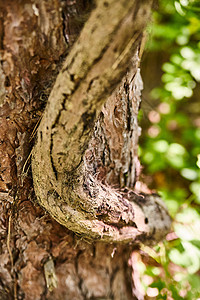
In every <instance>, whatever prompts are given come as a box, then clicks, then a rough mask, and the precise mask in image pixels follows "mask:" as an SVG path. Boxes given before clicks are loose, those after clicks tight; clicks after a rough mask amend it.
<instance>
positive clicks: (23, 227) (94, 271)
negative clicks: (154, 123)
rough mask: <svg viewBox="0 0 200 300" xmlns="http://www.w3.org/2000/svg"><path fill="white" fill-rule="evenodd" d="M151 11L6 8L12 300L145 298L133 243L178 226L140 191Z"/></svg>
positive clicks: (2, 154)
mask: <svg viewBox="0 0 200 300" xmlns="http://www.w3.org/2000/svg"><path fill="white" fill-rule="evenodd" d="M129 2H130V3H129ZM150 8H151V2H149V1H143V2H142V3H140V2H137V1H135V2H131V1H105V2H103V1H97V2H96V3H93V2H91V1H81V0H77V1H70V0H66V1H61V0H60V1H58V0H52V1H47V0H46V1H45V0H43V1H39V0H35V1H31V0H23V1H20V2H19V1H6V2H5V3H3V2H0V50H1V51H0V55H1V56H0V59H1V65H0V79H1V81H0V122H1V124H0V125H1V126H0V139H1V143H0V168H1V169H0V170H1V177H0V189H1V192H0V216H1V218H0V299H27V300H29V299H70V300H71V299H132V298H133V296H132V288H131V268H130V267H129V266H128V258H129V256H130V253H131V251H132V249H133V248H134V247H136V246H135V243H133V242H135V241H136V240H137V241H142V242H145V241H146V242H151V241H154V240H158V239H160V238H161V236H163V234H164V231H165V230H167V228H165V226H169V223H170V222H169V217H168V215H167V213H166V211H165V209H164V208H163V207H162V204H160V200H159V198H158V197H157V196H153V195H149V196H147V195H138V194H137V193H135V192H134V191H133V190H132V189H131V188H133V187H134V184H135V182H136V179H137V174H136V173H137V172H138V171H137V170H138V169H139V163H138V161H137V142H138V136H139V128H138V125H137V113H138V107H139V102H140V90H141V79H140V75H139V69H138V68H139V58H138V52H139V48H140V43H141V38H142V31H143V28H144V27H145V24H146V22H147V20H148V17H149V15H150ZM88 18H89V20H88V21H87V19H88ZM85 22H86V23H85ZM84 23H85V26H84V28H83V31H82V32H81V34H80V36H79V38H78V39H77V36H78V34H79V32H80V31H81V29H82V27H83V25H84ZM89 32H90V34H89ZM61 66H62V68H61ZM60 70H61V71H60ZM127 72H128V73H127ZM56 77H57V79H56V83H55V85H54V87H53V84H54V81H55V78H56ZM117 85H118V87H117ZM52 87H53V88H52ZM115 88H116V89H115ZM51 90H52V91H51ZM50 91H51V95H50V97H49V94H50ZM48 97H49V100H48V102H47V99H48ZM107 98H109V99H108V100H107V102H106V103H105V100H106V99H107ZM46 102H47V105H46ZM104 103H105V105H104V107H103V108H102V105H103V104H104ZM45 106H46V109H45V112H44V113H43V110H44V107H45ZM100 111H101V113H100ZM98 115H99V117H98V119H97V120H96V123H95V124H94V122H95V119H96V117H97V116H98ZM41 119H42V121H41V124H40V126H39V129H38V130H37V126H38V124H39V122H40V120H41ZM47 127H48V128H47ZM93 128H94V130H93V132H92V130H91V129H93ZM36 131H37V132H38V133H37V138H36V134H35V133H36ZM34 142H35V143H36V146H35V148H34V155H33V156H34V158H33V160H34V161H33V173H34V182H35V190H36V194H37V196H38V199H36V196H35V194H34V189H33V183H32V177H31V171H30V157H31V149H32V146H33V144H34ZM58 146H59V147H58ZM38 163H39V165H38ZM47 175H48V176H47ZM38 202H39V203H40V204H41V205H42V206H43V207H45V208H46V210H47V212H45V211H44V210H43V209H42V208H41V207H40V206H39V205H38ZM107 204H109V205H110V206H107ZM153 210H155V211H156V214H155V215H156V219H157V221H156V222H155V217H154V214H153V213H154V212H153ZM61 212H62V213H61ZM149 212H150V214H149ZM49 214H51V215H52V216H53V217H54V218H55V219H56V221H55V220H53V219H52V218H51V217H50V215H49ZM70 218H71V220H70ZM162 218H164V219H163V220H162ZM57 221H59V222H60V223H61V224H64V225H65V226H67V227H68V228H70V229H73V231H74V232H73V231H70V230H69V229H67V228H66V227H64V226H62V225H60V224H59V223H58V222H57ZM86 221H87V222H86ZM161 231H163V232H162V234H161ZM88 239H89V243H88V241H87V240H88ZM92 239H94V241H92ZM97 239H101V240H104V242H105V241H106V242H110V243H109V244H106V243H102V242H97V241H96V240H97ZM117 241H120V242H129V245H126V244H121V243H120V244H116V243H113V242H117ZM119 283H120V284H119Z"/></svg>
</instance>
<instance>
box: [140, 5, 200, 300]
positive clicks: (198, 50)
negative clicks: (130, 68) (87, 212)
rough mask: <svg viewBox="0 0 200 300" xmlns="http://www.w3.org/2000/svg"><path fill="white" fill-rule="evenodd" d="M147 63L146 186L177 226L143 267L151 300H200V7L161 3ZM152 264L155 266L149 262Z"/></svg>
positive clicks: (151, 29)
mask: <svg viewBox="0 0 200 300" xmlns="http://www.w3.org/2000/svg"><path fill="white" fill-rule="evenodd" d="M148 40H149V41H148V42H147V49H146V52H145V54H144V59H143V62H142V66H141V68H142V76H143V80H144V85H145V90H144V94H143V98H144V99H143V103H144V104H143V107H142V110H141V113H140V116H139V119H140V124H141V126H142V127H143V128H144V130H143V134H142V137H141V140H140V149H139V155H140V160H141V163H142V166H143V171H142V173H143V175H142V176H143V178H141V181H144V182H145V183H147V185H148V186H149V187H150V188H151V189H152V190H156V191H158V192H159V194H160V195H161V196H162V198H163V199H164V201H165V203H166V205H167V207H168V209H169V212H170V214H171V216H172V218H173V225H172V231H171V233H169V234H168V236H167V237H166V241H164V242H163V243H160V244H159V245H158V246H156V247H155V248H154V249H151V248H149V247H144V248H143V249H142V253H143V254H142V255H141V257H140V259H138V266H139V271H140V276H141V284H142V286H141V290H142V294H143V295H144V294H145V299H191V300H196V299H200V99H199V97H200V84H199V82H200V1H193V0H179V1H174V0H159V3H158V7H157V8H156V9H155V11H154V13H153V18H152V24H151V25H150V26H149V28H148ZM147 257H148V259H147Z"/></svg>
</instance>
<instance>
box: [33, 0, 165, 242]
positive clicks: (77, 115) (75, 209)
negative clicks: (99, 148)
mask: <svg viewBox="0 0 200 300" xmlns="http://www.w3.org/2000/svg"><path fill="white" fill-rule="evenodd" d="M150 7H151V1H143V2H142V3H141V2H140V3H139V2H138V1H133V2H132V1H125V0H121V1H115V0H109V1H107V2H102V1H97V7H96V9H95V10H94V11H93V12H92V14H91V16H90V18H89V20H88V21H87V23H86V25H85V27H84V29H83V31H82V32H81V35H80V37H79V39H78V40H77V42H76V43H75V45H74V47H73V48H72V50H71V52H70V54H69V55H68V57H67V59H66V61H65V63H64V66H63V68H62V70H61V72H60V74H59V75H58V78H57V80H56V83H55V86H54V88H53V90H52V92H51V95H50V98H49V100H48V103H47V107H46V110H45V113H44V116H43V119H42V122H41V124H40V127H39V130H38V137H37V138H38V140H37V144H36V146H35V148H34V153H33V160H32V170H33V179H34V186H35V191H36V194H37V198H38V201H39V203H40V204H41V205H42V206H43V207H45V208H46V209H47V211H48V212H49V213H50V214H51V215H52V216H53V217H54V218H56V220H57V221H58V222H60V223H61V224H63V225H65V226H66V227H68V228H70V229H71V230H73V231H75V232H78V233H81V234H84V235H87V236H88V238H97V239H98V238H101V239H102V240H104V241H109V242H112V241H124V242H130V241H131V240H141V239H142V238H144V236H145V237H147V236H151V237H153V235H154V234H155V237H154V239H156V240H158V239H160V238H161V236H163V233H165V231H166V230H167V229H168V227H169V224H170V219H169V217H168V215H167V213H166V210H165V208H163V205H160V204H158V202H159V201H158V200H157V197H155V199H154V200H153V199H152V198H153V196H147V197H144V196H137V195H136V194H133V193H132V194H131V195H132V196H131V197H130V191H127V193H124V191H120V192H117V191H115V190H113V189H111V188H108V187H106V186H105V185H102V183H101V182H100V181H98V180H97V179H96V178H95V176H94V175H93V174H92V173H91V172H90V171H91V170H90V168H88V165H87V163H85V162H84V159H83V156H84V153H85V150H86V149H87V148H88V143H89V140H90V132H91V129H92V128H93V126H94V121H95V119H96V116H97V115H98V113H99V112H100V109H101V108H102V104H103V103H104V102H105V100H106V98H107V97H108V96H109V95H110V94H111V93H112V91H113V89H114V88H115V87H116V85H117V84H118V83H119V81H120V80H121V79H122V77H123V75H125V73H126V71H127V67H128V65H129V64H130V61H131V58H132V56H134V58H135V62H136V61H137V59H138V58H137V51H138V47H139V45H140V42H141V38H142V31H143V29H144V27H145V25H146V22H147V20H148V17H149V14H150ZM136 65H137V63H136ZM133 75H134V74H133ZM133 195H134V196H133ZM143 199H145V200H143ZM133 201H134V202H133ZM141 203H142V206H141ZM158 207H159V209H158ZM153 210H155V211H156V213H157V214H158V217H157V219H158V220H159V221H158V222H159V226H157V227H158V232H157V230H155V219H154V217H153V218H152V211H153Z"/></svg>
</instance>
